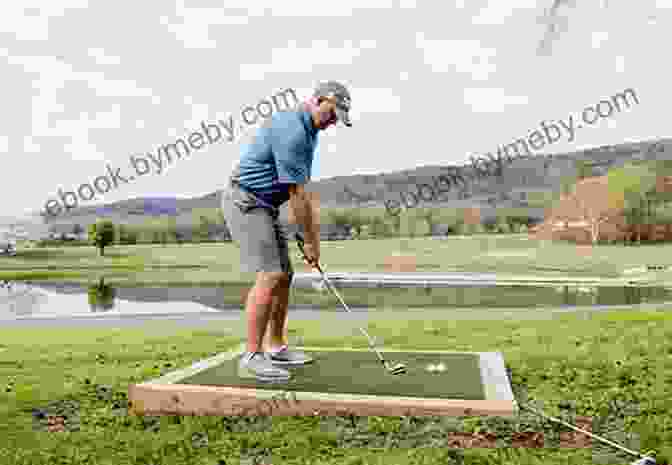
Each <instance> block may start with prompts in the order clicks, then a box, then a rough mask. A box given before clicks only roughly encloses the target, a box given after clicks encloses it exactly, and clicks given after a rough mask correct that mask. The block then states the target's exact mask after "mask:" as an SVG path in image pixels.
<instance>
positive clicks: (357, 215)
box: [344, 208, 368, 238]
mask: <svg viewBox="0 0 672 465" xmlns="http://www.w3.org/2000/svg"><path fill="white" fill-rule="evenodd" d="M344 214H345V215H346V217H347V219H348V223H349V225H350V227H351V228H352V230H353V231H354V232H355V236H356V237H357V238H359V237H360V236H361V234H362V226H364V225H365V224H366V223H367V222H368V221H367V219H366V217H365V215H364V214H362V212H361V210H358V209H354V208H351V209H346V210H345V212H344Z"/></svg>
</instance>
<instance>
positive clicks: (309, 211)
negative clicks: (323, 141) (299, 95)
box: [222, 81, 352, 381]
mask: <svg viewBox="0 0 672 465" xmlns="http://www.w3.org/2000/svg"><path fill="white" fill-rule="evenodd" d="M349 110H350V93H349V92H348V90H347V88H346V87H345V86H343V85H342V84H340V83H338V82H335V81H328V82H325V83H322V84H320V85H318V86H317V88H316V89H315V92H314V93H313V97H312V98H310V99H309V100H307V101H306V102H304V103H303V104H301V105H300V106H299V107H298V108H296V109H294V110H292V111H284V112H279V113H276V114H274V115H273V116H272V117H271V118H269V119H268V120H266V122H265V123H264V124H263V126H262V127H261V128H259V130H258V132H257V134H256V136H255V138H254V140H253V141H252V142H251V144H249V145H248V146H247V147H245V148H244V149H243V152H242V155H241V159H240V163H239V164H238V165H237V166H236V167H235V168H234V170H233V174H232V175H231V179H230V182H229V187H228V188H227V189H226V190H225V192H224V194H223V196H222V210H223V213H224V218H225V219H226V222H227V225H228V227H229V229H230V231H231V236H232V237H233V240H234V241H236V242H237V243H238V245H239V246H240V257H241V258H240V260H241V268H242V270H243V271H248V272H255V273H256V282H255V284H254V286H253V287H252V289H251V290H250V292H249V294H248V296H247V302H246V306H245V311H246V314H247V351H246V352H245V353H244V354H243V356H242V357H241V359H240V362H239V376H241V377H250V378H256V379H257V380H260V381H286V380H288V379H290V377H291V375H290V373H289V371H287V370H286V369H284V368H282V366H287V365H302V364H305V363H310V362H312V359H311V358H310V357H309V356H308V355H306V354H305V353H303V352H300V351H294V350H290V348H288V346H287V341H286V340H285V324H286V321H287V320H286V316H287V304H288V300H289V289H290V286H291V282H292V277H293V275H294V271H293V268H292V264H291V262H290V260H289V253H288V250H289V248H288V246H287V237H286V235H285V232H284V231H283V230H282V228H281V225H280V224H279V222H278V216H279V208H280V206H281V205H282V204H284V203H285V202H289V204H288V207H289V217H290V218H292V219H294V221H295V222H296V223H297V224H299V225H301V226H303V229H304V233H305V241H306V242H305V247H304V249H305V253H306V258H307V260H306V263H308V264H310V265H312V266H315V265H316V264H318V263H319V259H320V244H319V239H320V237H319V234H320V231H319V218H317V217H316V216H317V215H315V214H314V212H313V208H312V205H311V202H310V199H309V197H308V193H307V192H306V191H305V189H304V186H305V184H306V183H307V182H308V181H310V176H311V169H312V163H313V157H314V154H315V147H316V146H317V136H318V132H319V131H323V130H325V129H327V128H328V127H330V126H332V125H334V124H336V122H337V121H340V122H342V123H343V124H345V125H346V126H352V123H351V122H350V117H349V113H348V112H349ZM267 327H268V330H269V331H270V337H269V351H268V352H267V353H264V351H263V349H262V343H263V340H264V335H265V333H266V330H267Z"/></svg>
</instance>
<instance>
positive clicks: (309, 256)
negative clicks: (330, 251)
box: [303, 243, 320, 268]
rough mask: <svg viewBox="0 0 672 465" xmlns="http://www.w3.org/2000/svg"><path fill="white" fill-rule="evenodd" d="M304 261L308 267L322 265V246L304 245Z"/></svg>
mask: <svg viewBox="0 0 672 465" xmlns="http://www.w3.org/2000/svg"><path fill="white" fill-rule="evenodd" d="M303 253H304V255H305V256H304V257H303V261H304V262H306V264H307V265H311V266H312V267H314V268H315V267H316V266H317V265H319V264H320V245H319V244H312V243H304V244H303Z"/></svg>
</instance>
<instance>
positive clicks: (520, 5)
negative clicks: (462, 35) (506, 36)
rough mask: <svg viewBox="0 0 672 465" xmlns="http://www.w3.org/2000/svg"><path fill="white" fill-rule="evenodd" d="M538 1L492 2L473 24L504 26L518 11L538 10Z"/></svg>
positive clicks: (510, 0)
mask: <svg viewBox="0 0 672 465" xmlns="http://www.w3.org/2000/svg"><path fill="white" fill-rule="evenodd" d="M537 3H538V2H537V1H536V0H507V1H505V2H503V1H502V0H490V2H489V3H488V5H487V6H486V7H485V8H483V9H481V10H480V11H479V14H478V15H477V16H475V17H474V18H472V24H474V25H479V26H485V25H488V26H492V25H503V24H504V23H505V22H506V21H507V20H510V19H511V17H512V16H513V14H514V13H515V10H517V9H526V10H531V9H536V8H538V5H537Z"/></svg>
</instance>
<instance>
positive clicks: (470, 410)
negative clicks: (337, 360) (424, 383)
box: [128, 344, 518, 417]
mask: <svg viewBox="0 0 672 465" xmlns="http://www.w3.org/2000/svg"><path fill="white" fill-rule="evenodd" d="M301 349H302V350H307V351H329V350H338V351H367V350H369V349H354V348H341V347H301ZM244 350H245V346H244V344H240V345H239V346H236V347H235V348H233V349H231V350H229V351H227V352H223V353H220V354H217V355H216V356H213V357H210V358H208V359H205V360H201V361H199V362H196V363H194V364H193V365H191V366H190V367H187V368H184V369H181V370H177V371H174V372H171V373H168V374H166V375H164V376H161V377H159V378H156V379H154V380H150V381H146V382H144V383H140V384H133V385H130V386H129V388H128V399H129V401H130V402H131V407H130V409H129V411H130V412H131V413H132V414H140V415H142V414H151V415H162V414H163V415H219V416H229V415H252V416H256V415H274V416H291V415H303V416H305V415H318V414H320V415H357V416H405V415H412V416H498V417H514V416H516V415H517V413H518V404H517V402H516V401H515V399H514V396H513V392H512V390H511V385H510V382H509V379H508V375H507V373H506V367H505V364H504V358H503V357H502V354H501V353H500V352H477V354H478V355H479V356H480V371H481V380H482V381H483V386H484V392H485V400H462V399H436V398H421V397H392V396H374V395H360V394H345V393H344V394H332V393H320V392H303V391H298V392H294V391H292V392H285V391H282V390H273V389H252V388H234V387H223V386H198V385H191V384H179V381H180V380H182V379H185V378H187V377H190V376H193V375H195V374H196V373H199V372H201V371H204V370H207V369H208V368H210V367H212V366H215V365H218V364H220V363H222V362H224V361H227V360H232V359H234V358H236V357H237V356H238V355H240V354H241V353H242V352H243V351H244ZM380 351H381V352H387V353H394V352H401V353H435V354H449V353H453V354H454V353H472V354H473V353H474V352H452V351H437V350H404V349H396V350H393V349H387V350H385V349H380ZM288 394H289V396H288ZM288 398H289V399H288ZM278 399H283V401H282V402H277V400H278ZM290 399H291V400H290ZM292 400H293V402H292ZM262 405H263V406H265V407H267V409H268V411H267V412H264V411H263V410H262Z"/></svg>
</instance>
